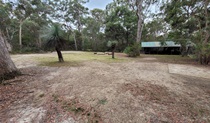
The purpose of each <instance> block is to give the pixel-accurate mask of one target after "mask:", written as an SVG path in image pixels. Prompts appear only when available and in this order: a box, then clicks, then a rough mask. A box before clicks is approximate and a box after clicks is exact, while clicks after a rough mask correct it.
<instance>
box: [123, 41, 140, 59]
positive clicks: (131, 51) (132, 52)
mask: <svg viewBox="0 0 210 123" xmlns="http://www.w3.org/2000/svg"><path fill="white" fill-rule="evenodd" d="M123 52H124V53H125V54H127V55H128V56H129V57H137V56H139V52H140V46H139V45H138V44H134V45H131V46H128V47H126V48H125V50H124V51H123Z"/></svg>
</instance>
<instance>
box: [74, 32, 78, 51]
mask: <svg viewBox="0 0 210 123" xmlns="http://www.w3.org/2000/svg"><path fill="white" fill-rule="evenodd" d="M74 44H75V50H76V51H77V50H78V49H77V40H76V33H74Z"/></svg>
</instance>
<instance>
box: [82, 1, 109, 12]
mask: <svg viewBox="0 0 210 123" xmlns="http://www.w3.org/2000/svg"><path fill="white" fill-rule="evenodd" d="M112 1H113V0H90V1H89V2H88V3H87V4H86V5H85V6H86V7H88V8H89V9H90V10H92V9H94V8H99V9H102V10H105V8H106V5H107V4H109V3H111V2H112Z"/></svg>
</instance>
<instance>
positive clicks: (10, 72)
mask: <svg viewBox="0 0 210 123" xmlns="http://www.w3.org/2000/svg"><path fill="white" fill-rule="evenodd" d="M17 74H19V71H18V69H17V68H16V67H15V65H14V63H13V61H12V60H11V57H10V55H9V52H8V50H7V47H6V44H5V42H4V38H3V34H2V32H1V31H0V83H1V82H2V80H5V79H10V78H13V77H15V76H16V75H17Z"/></svg>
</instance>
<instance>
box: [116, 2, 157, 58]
mask: <svg viewBox="0 0 210 123" xmlns="http://www.w3.org/2000/svg"><path fill="white" fill-rule="evenodd" d="M116 2H117V4H120V5H125V4H126V3H127V5H128V6H129V8H130V9H132V10H133V11H134V12H135V13H136V16H137V18H138V21H137V34H136V43H135V44H134V45H140V43H141V37H142V31H143V25H144V20H145V17H146V14H145V13H144V12H147V10H148V8H149V7H150V5H151V4H154V3H156V2H157V1H156V0H116ZM136 47H138V50H136V51H137V53H136V54H137V56H139V55H140V47H139V46H136Z"/></svg>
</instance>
